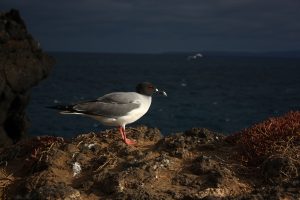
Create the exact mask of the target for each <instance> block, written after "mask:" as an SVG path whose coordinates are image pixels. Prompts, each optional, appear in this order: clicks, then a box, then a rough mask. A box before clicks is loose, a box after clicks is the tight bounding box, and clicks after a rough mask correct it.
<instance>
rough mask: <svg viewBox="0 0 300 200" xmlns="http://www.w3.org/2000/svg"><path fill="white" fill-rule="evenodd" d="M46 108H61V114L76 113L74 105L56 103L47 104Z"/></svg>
mask: <svg viewBox="0 0 300 200" xmlns="http://www.w3.org/2000/svg"><path fill="white" fill-rule="evenodd" d="M46 108H49V109H54V110H59V111H60V113H61V114H76V111H75V110H74V108H73V105H55V106H47V107H46Z"/></svg>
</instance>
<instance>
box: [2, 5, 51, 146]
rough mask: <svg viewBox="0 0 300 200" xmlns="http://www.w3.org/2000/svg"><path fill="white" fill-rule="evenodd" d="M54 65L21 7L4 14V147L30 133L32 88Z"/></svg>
mask: <svg viewBox="0 0 300 200" xmlns="http://www.w3.org/2000/svg"><path fill="white" fill-rule="evenodd" d="M53 64H54V60H53V59H52V58H51V57H49V56H48V55H46V54H45V53H44V52H43V51H42V49H41V48H40V45H39V43H38V42H37V41H35V40H34V39H33V38H32V36H31V35H30V34H29V33H28V31H27V29H26V26H25V23H24V21H23V20H22V19H21V17H20V15H19V12H18V11H17V10H11V11H9V12H6V13H0V146H2V145H7V144H10V143H13V142H16V141H18V140H19V139H20V138H22V137H23V136H24V135H25V134H26V130H27V128H28V125H29V122H28V119H27V117H26V113H25V108H26V105H27V104H28V101H29V96H30V92H29V90H30V88H31V87H33V86H34V85H36V84H37V83H39V82H40V81H41V80H42V79H44V78H45V77H47V76H48V74H49V72H50V70H51V67H52V65H53Z"/></svg>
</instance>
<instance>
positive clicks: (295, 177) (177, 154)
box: [0, 112, 300, 200]
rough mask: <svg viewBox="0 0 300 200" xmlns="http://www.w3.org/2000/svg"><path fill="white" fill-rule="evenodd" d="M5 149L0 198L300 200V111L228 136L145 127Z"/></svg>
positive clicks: (0, 155) (0, 160)
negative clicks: (131, 143)
mask: <svg viewBox="0 0 300 200" xmlns="http://www.w3.org/2000/svg"><path fill="white" fill-rule="evenodd" d="M127 135H128V137H129V138H130V139H135V140H136V141H137V144H136V145H135V146H128V145H126V144H125V143H124V142H123V141H122V140H121V136H120V134H119V133H118V130H117V129H110V130H106V131H102V132H99V133H87V134H81V135H79V136H77V137H76V138H74V139H72V140H65V139H63V138H60V137H50V136H43V137H37V138H33V139H31V140H27V141H22V142H19V143H17V144H16V145H13V146H10V147H6V148H5V149H0V198H1V199H41V200H42V199H51V200H52V199H53V200H54V199H55V200H58V199H76V200H98V199H120V200H121V199H124V200H125V199H132V200H135V199H136V200H141V199H145V200H146V199H149V200H156V199H157V200H159V199H178V200H190V199H206V200H208V199H233V200H235V199H241V200H242V199H243V200H246V199H249V200H250V199H252V200H264V199H278V200H283V199H300V176H299V170H300V158H299V156H300V143H299V141H300V112H291V113H289V114H287V115H285V116H282V117H278V118H272V119H269V120H266V121H264V122H262V123H259V124H257V125H254V126H253V127H251V128H249V129H245V130H243V131H241V132H240V133H238V134H234V135H231V136H224V135H222V134H219V133H215V132H213V131H210V130H207V129H204V128H192V129H190V130H187V131H185V132H183V133H178V134H174V135H169V136H162V135H161V134H160V131H159V130H158V129H156V128H148V127H146V126H138V127H134V128H133V127H131V128H128V129H127Z"/></svg>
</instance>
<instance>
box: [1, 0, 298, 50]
mask: <svg viewBox="0 0 300 200" xmlns="http://www.w3.org/2000/svg"><path fill="white" fill-rule="evenodd" d="M11 8H15V9H18V10H19V11H20V13H21V16H22V18H23V19H24V20H25V23H26V25H27V29H28V31H29V32H30V33H31V34H32V35H33V36H34V38H35V39H36V40H38V41H39V42H40V44H41V46H42V48H43V49H44V50H46V51H72V52H126V53H162V52H186V51H193V52H198V51H255V52H257V51H290V50H300V22H299V21H300V11H299V10H300V1H299V0H159V1H158V0H51V1H41V0H1V1H0V11H7V10H9V9H11Z"/></svg>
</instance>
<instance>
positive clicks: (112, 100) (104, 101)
mask: <svg viewBox="0 0 300 200" xmlns="http://www.w3.org/2000/svg"><path fill="white" fill-rule="evenodd" d="M139 107H140V103H139V102H138V101H137V95H136V93H131V92H128V93H125V92H115V93H111V94H107V95H105V96H103V97H100V98H98V99H97V100H95V101H87V102H82V103H78V104H75V105H74V106H73V110H74V111H76V112H79V113H84V114H89V115H99V116H103V117H119V116H123V115H126V114H127V113H128V112H130V111H132V110H134V109H137V108H139Z"/></svg>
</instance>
